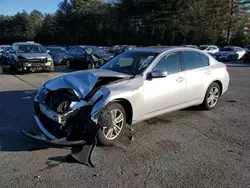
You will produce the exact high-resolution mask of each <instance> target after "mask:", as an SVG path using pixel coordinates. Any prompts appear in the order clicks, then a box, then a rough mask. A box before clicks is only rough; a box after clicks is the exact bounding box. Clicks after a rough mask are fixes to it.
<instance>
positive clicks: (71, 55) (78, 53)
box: [64, 46, 95, 69]
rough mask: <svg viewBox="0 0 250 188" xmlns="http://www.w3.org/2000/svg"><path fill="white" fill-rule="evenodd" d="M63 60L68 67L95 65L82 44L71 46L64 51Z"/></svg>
mask: <svg viewBox="0 0 250 188" xmlns="http://www.w3.org/2000/svg"><path fill="white" fill-rule="evenodd" d="M64 61H65V63H66V67H67V68H68V69H71V68H75V69H91V68H94V66H95V65H94V60H93V58H92V56H91V55H90V54H88V53H87V52H86V51H85V49H84V47H82V46H75V47H71V48H70V49H69V50H68V52H67V53H66V55H65V57H64Z"/></svg>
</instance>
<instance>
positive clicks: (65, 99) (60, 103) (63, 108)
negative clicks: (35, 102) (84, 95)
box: [41, 89, 79, 114]
mask: <svg viewBox="0 0 250 188" xmlns="http://www.w3.org/2000/svg"><path fill="white" fill-rule="evenodd" d="M45 95H46V96H45V97H44V93H42V94H41V100H42V101H44V103H45V104H46V106H48V107H49V108H50V109H51V110H53V111H55V112H57V113H59V114H63V113H65V112H68V111H69V110H70V104H71V102H72V101H79V99H78V97H77V96H76V95H75V93H74V91H73V90H71V89H60V90H56V91H49V92H48V93H47V94H46V93H45Z"/></svg>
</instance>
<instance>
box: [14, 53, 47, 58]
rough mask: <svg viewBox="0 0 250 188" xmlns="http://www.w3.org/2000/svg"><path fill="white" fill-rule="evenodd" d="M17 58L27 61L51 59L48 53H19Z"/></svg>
mask: <svg viewBox="0 0 250 188" xmlns="http://www.w3.org/2000/svg"><path fill="white" fill-rule="evenodd" d="M17 56H19V57H23V58H25V59H34V58H36V59H45V58H48V57H49V54H47V53H18V54H17Z"/></svg>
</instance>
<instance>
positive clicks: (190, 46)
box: [181, 44, 199, 49]
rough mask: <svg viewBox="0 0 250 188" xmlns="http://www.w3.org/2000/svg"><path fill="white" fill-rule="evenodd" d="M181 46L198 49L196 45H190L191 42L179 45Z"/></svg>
mask: <svg viewBox="0 0 250 188" xmlns="http://www.w3.org/2000/svg"><path fill="white" fill-rule="evenodd" d="M181 46H182V47H187V48H195V49H198V48H199V47H198V46H197V45H192V44H190V45H186V44H184V45H181Z"/></svg>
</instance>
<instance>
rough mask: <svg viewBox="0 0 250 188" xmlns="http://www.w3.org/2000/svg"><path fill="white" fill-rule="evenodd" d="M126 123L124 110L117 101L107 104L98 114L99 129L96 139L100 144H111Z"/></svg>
mask: <svg viewBox="0 0 250 188" xmlns="http://www.w3.org/2000/svg"><path fill="white" fill-rule="evenodd" d="M125 123H126V114H125V110H124V108H123V107H122V105H120V104H119V103H111V104H109V105H108V106H107V107H106V108H105V109H104V110H103V111H102V113H101V114H100V118H99V122H98V124H99V125H100V127H101V128H100V130H99V132H98V136H97V138H98V141H99V143H100V144H102V145H105V146H108V145H112V144H113V143H114V142H115V141H116V140H117V139H118V138H119V136H120V135H121V133H122V131H123V127H124V126H125Z"/></svg>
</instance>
